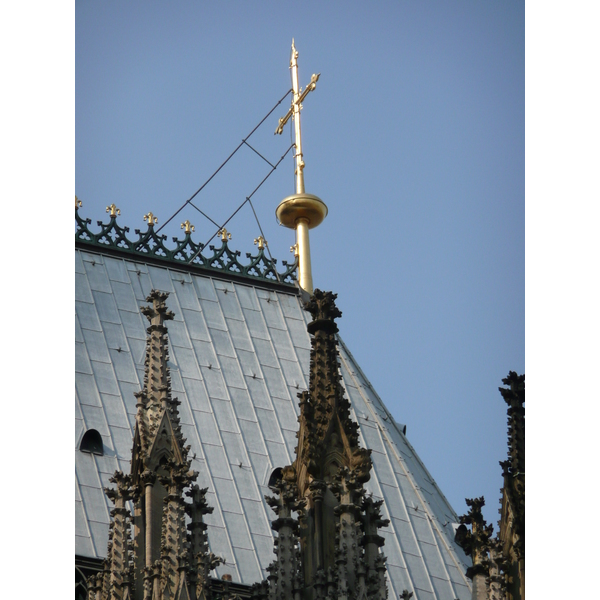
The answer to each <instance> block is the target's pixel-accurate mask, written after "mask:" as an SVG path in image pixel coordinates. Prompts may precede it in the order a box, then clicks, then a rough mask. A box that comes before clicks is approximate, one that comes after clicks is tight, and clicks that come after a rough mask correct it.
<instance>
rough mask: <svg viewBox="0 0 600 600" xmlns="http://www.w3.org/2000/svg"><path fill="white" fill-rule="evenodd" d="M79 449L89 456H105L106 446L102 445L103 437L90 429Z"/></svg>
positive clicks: (84, 435)
mask: <svg viewBox="0 0 600 600" xmlns="http://www.w3.org/2000/svg"><path fill="white" fill-rule="evenodd" d="M79 449H80V450H81V451H82V452H88V453H89V454H97V455H98V456H104V445H103V444H102V436H101V435H100V433H99V432H98V431H97V430H96V429H88V430H87V431H86V432H85V433H84V434H83V437H82V438H81V443H80V444H79Z"/></svg>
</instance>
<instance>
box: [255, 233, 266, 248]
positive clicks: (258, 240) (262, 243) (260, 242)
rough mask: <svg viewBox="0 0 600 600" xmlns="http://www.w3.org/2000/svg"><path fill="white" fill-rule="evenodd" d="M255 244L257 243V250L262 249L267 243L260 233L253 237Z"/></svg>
mask: <svg viewBox="0 0 600 600" xmlns="http://www.w3.org/2000/svg"><path fill="white" fill-rule="evenodd" d="M256 244H258V249H259V250H264V249H265V246H268V245H269V244H268V242H267V240H265V238H264V237H263V236H262V235H259V236H258V237H257V238H255V240H254V245H256Z"/></svg>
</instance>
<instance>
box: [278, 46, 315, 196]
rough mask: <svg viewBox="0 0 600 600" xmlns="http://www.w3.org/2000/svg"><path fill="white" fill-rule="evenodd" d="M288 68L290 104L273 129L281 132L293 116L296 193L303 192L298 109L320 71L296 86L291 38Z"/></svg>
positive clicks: (294, 60)
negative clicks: (289, 73)
mask: <svg viewBox="0 0 600 600" xmlns="http://www.w3.org/2000/svg"><path fill="white" fill-rule="evenodd" d="M290 69H291V71H292V92H293V94H292V106H291V107H290V110H288V112H287V114H286V115H285V117H282V118H281V119H279V126H278V127H277V129H276V130H275V134H281V133H283V127H284V126H285V124H286V123H287V122H288V121H289V120H290V118H291V117H293V120H294V134H295V135H294V141H295V146H296V153H295V154H294V158H295V159H296V193H297V194H303V193H304V173H303V170H304V161H303V160H302V131H301V129H300V110H302V101H303V100H304V98H306V96H307V94H308V93H309V92H312V91H313V90H314V89H315V88H316V87H317V81H318V79H319V76H320V75H321V73H317V74H316V75H314V74H313V76H312V77H311V78H310V83H309V84H308V85H307V86H306V88H305V90H304V91H303V92H302V91H301V89H300V88H299V87H298V51H297V50H296V46H295V45H294V40H292V58H291V60H290Z"/></svg>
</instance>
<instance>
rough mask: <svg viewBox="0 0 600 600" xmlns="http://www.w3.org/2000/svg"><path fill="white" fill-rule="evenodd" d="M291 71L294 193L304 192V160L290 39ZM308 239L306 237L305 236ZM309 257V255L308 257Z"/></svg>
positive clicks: (295, 56)
mask: <svg viewBox="0 0 600 600" xmlns="http://www.w3.org/2000/svg"><path fill="white" fill-rule="evenodd" d="M290 69H291V71H292V91H293V95H292V109H293V111H294V118H293V120H294V134H295V135H294V140H295V142H296V152H295V154H294V157H295V159H296V194H304V191H305V190H304V161H303V160H302V130H301V127H300V102H299V100H300V86H299V84H298V51H297V50H296V46H295V45H294V40H292V58H291V60H290ZM307 239H308V238H307ZM309 258H310V257H309Z"/></svg>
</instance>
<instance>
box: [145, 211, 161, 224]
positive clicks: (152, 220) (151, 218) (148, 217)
mask: <svg viewBox="0 0 600 600" xmlns="http://www.w3.org/2000/svg"><path fill="white" fill-rule="evenodd" d="M144 221H148V227H154V224H155V223H158V219H157V218H156V217H155V216H154V215H153V214H152V213H151V212H149V213H148V214H147V215H144Z"/></svg>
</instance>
